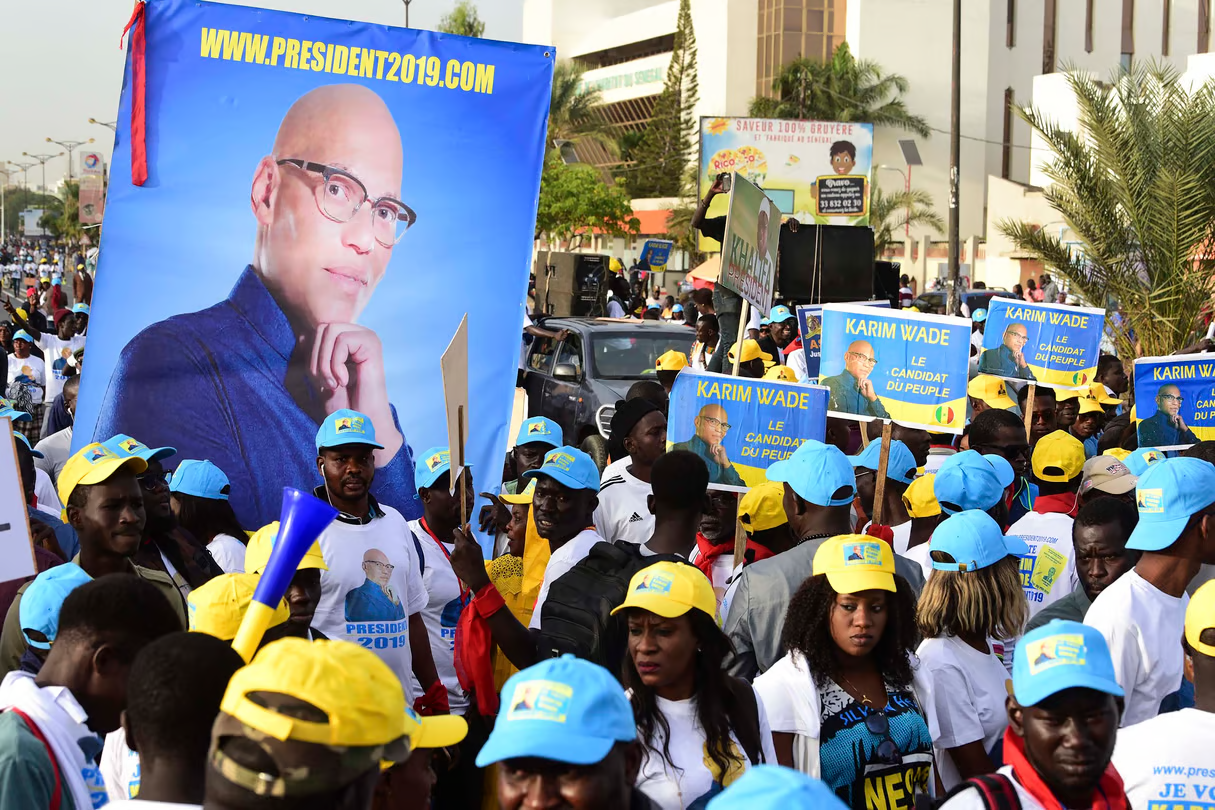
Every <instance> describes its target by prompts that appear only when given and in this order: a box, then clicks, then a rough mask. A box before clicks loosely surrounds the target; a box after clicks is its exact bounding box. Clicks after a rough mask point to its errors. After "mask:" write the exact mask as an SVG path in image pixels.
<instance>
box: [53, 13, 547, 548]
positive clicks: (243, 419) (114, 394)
mask: <svg viewBox="0 0 1215 810" xmlns="http://www.w3.org/2000/svg"><path fill="white" fill-rule="evenodd" d="M334 7H335V8H337V7H338V6H336V5H335V6H334ZM144 25H145V27H146V34H147V45H146V49H147V57H146V76H147V89H146V99H147V154H148V179H147V182H146V184H145V185H143V186H135V185H133V184H132V179H131V178H132V166H131V153H132V149H131V114H132V93H133V87H132V81H133V76H132V66H131V63H130V55H129V54H128V64H127V70H126V74H125V76H124V79H123V88H122V95H121V99H120V102H119V110H118V115H117V119H118V122H119V123H118V132H117V137H116V142H115V149H114V156H113V162H112V166H111V170H112V171H111V182H110V186H109V196H108V200H107V202H108V207H109V210H108V211H107V212H106V222H105V233H104V236H103V238H102V244H101V251H100V257H101V261H100V267H99V268H98V273H97V286H96V289H95V292H94V297H93V309H92V318H91V320H90V324H89V327H90V328H89V352H88V354H89V363H88V372H87V374H86V375H85V377H84V379H83V387H82V389H81V392H80V398H79V410H78V413H77V417H76V431H75V436H74V444H75V446H76V447H80V446H81V445H83V444H85V443H86V442H89V441H92V440H94V439H104V438H107V437H109V436H112V435H114V434H116V433H126V434H130V435H132V436H134V437H136V438H138V439H140V440H141V441H143V442H145V443H146V444H148V445H153V446H164V445H167V446H171V447H175V448H176V449H177V454H176V456H175V457H174V458H172V459H169V460H168V461H167V462H166V466H168V467H173V466H175V465H176V464H177V463H178V462H179V461H180V460H181V459H184V458H197V459H210V460H211V461H213V462H214V463H215V464H216V465H218V466H219V467H220V468H221V469H222V470H223V471H224V472H225V473H226V474H227V475H228V477H229V479H230V480H231V503H232V506H233V507H234V508H235V510H236V514H237V516H238V517H239V518H240V520H241V523H242V525H244V526H245V527H246V528H250V529H252V528H256V527H259V526H261V525H263V524H265V523H268V522H270V521H272V520H274V519H276V518H277V517H278V514H279V506H280V501H281V497H282V488H283V487H284V486H287V485H290V486H294V487H299V488H301V489H304V490H306V491H310V490H312V489H313V487H316V486H319V485H320V484H321V476H320V474H319V472H318V468H317V448H316V444H315V437H316V434H317V429H318V426H319V425H320V423H321V422H322V420H324V419H325V417H326V415H328V414H330V413H333V412H335V411H338V410H339V409H344V408H349V409H353V410H355V411H359V412H361V413H363V414H365V415H367V416H368V417H370V419H371V422H372V424H373V426H374V429H375V436H376V440H377V442H378V443H379V444H381V445H383V447H382V448H381V449H379V450H377V451H376V458H375V462H376V473H375V481H374V484H373V486H372V489H371V491H372V494H373V495H374V496H375V497H376V498H377V499H378V500H379V501H380V502H381V503H383V504H387V505H390V506H392V507H395V508H397V509H399V510H400V511H401V512H402V513H404V514H405V515H406V516H407V517H417V516H418V515H420V514H421V508H420V504H419V501H418V499H417V490H416V486H415V483H414V458H415V455H416V454H420V453H422V452H423V451H425V450H426V449H427V448H429V447H432V446H439V445H446V444H447V430H446V417H445V414H444V400H443V388H442V383H441V376H440V367H439V358H440V356H441V354H442V353H443V350H444V348H445V347H446V345H447V343H448V342H449V341H450V340H451V337H452V335H453V334H454V333H455V331H456V328H457V326H458V325H459V323H460V320H461V318H463V317H464V315H465V314H466V313H467V315H468V334H469V344H470V345H471V346H473V347H475V351H473V352H472V353H471V355H470V357H469V370H468V390H469V391H470V392H471V397H472V399H471V402H470V403H469V412H468V419H467V424H468V426H469V435H468V438H467V452H466V458H467V459H468V462H469V464H470V465H471V466H472V468H473V469H474V470H475V471H476V476H477V480H476V485H477V487H478V489H477V491H484V490H487V489H491V488H492V487H494V486H495V485H496V484H497V483H498V478H499V476H500V471H501V469H502V458H503V454H504V452H505V446H506V432H507V422H508V420H509V419H510V414H511V403H512V401H513V397H512V389H513V388H514V383H515V368H516V366H517V365H518V352H519V329H520V324H521V323H522V320H523V307H524V301H525V297H524V296H525V293H526V289H527V278H528V265H529V263H530V259H531V249H532V235H533V226H534V222H535V216H536V204H537V199H538V195H539V185H540V168H541V162H542V157H543V151H544V137H545V127H546V119H547V114H548V105H549V98H550V86H551V80H552V72H553V63H554V59H555V53H554V52H553V50H552V49H551V48H546V47H541V46H530V45H519V44H514V43H505V42H492V41H487V40H481V39H466V38H463V37H458V36H452V35H445V34H437V33H432V32H429V31H419V30H413V29H405V28H393V27H388V26H383V25H372V24H367V23H360V22H348V21H345V20H335V19H326V18H323V17H315V16H304V15H300V14H289V13H282V12H277V11H267V10H263V9H258V8H248V7H243V6H226V5H220V4H216V3H197V2H194V0H151V2H149V3H148V4H147V8H146V22H145V23H144ZM487 178H492V182H489V183H488V184H487ZM473 189H480V190H482V197H481V198H478V197H477V195H476V194H473V196H472V197H470V196H469V194H470V190H473ZM490 198H492V200H493V208H494V211H495V213H494V216H493V227H492V228H486V227H481V226H480V225H479V224H478V223H477V221H476V217H475V216H472V215H471V214H470V211H471V210H474V209H475V207H476V206H475V205H474V206H473V208H471V209H470V203H475V202H476V200H477V199H482V201H485V200H489V199H490ZM343 418H344V419H349V418H350V417H343ZM351 424H353V423H352V422H349V421H344V422H340V423H339V428H340V427H342V426H343V425H346V426H349V425H351ZM398 567H399V566H398Z"/></svg>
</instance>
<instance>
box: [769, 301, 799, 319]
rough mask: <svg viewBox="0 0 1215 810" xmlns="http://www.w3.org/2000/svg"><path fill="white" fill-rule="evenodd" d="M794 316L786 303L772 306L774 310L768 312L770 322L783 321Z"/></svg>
mask: <svg viewBox="0 0 1215 810" xmlns="http://www.w3.org/2000/svg"><path fill="white" fill-rule="evenodd" d="M792 317H794V315H793V313H792V312H790V311H789V308H788V307H787V306H785V305H784V304H777V305H776V306H774V307H772V310H771V311H770V312H769V313H768V322H769V323H780V322H781V321H787V320H789V319H790V318H792Z"/></svg>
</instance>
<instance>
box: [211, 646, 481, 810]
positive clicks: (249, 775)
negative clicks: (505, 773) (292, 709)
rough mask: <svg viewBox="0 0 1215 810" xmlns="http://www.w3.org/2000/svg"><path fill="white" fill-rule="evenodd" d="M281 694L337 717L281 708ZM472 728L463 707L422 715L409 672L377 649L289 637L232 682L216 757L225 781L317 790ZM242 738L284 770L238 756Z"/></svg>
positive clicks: (283, 790)
mask: <svg viewBox="0 0 1215 810" xmlns="http://www.w3.org/2000/svg"><path fill="white" fill-rule="evenodd" d="M253 696H256V697H253ZM276 697H278V699H279V700H281V699H282V697H285V698H293V699H295V700H297V701H303V702H304V703H307V704H309V705H310V706H312V707H315V708H316V709H318V710H319V711H320V712H322V713H324V715H325V716H326V717H327V721H315V720H305V719H302V718H299V717H292V716H289V715H288V714H285V713H282V712H279V711H276V708H275V703H276V700H275V698H276ZM467 733H468V724H467V723H466V722H465V721H464V718H463V717H460V716H459V715H441V716H436V717H419V716H418V715H417V714H416V713H415V712H414V711H413V709H411V708H410V707H409V705H408V704H407V703H406V701H405V692H404V690H403V689H402V688H401V682H400V680H398V679H397V676H396V675H395V674H394V673H393V671H392V670H391V669H390V668H389V667H388V665H387V664H385V663H384V662H383V661H381V660H380V659H379V657H378V656H377V655H376V654H375V653H373V652H371V651H370V650H366V649H364V648H362V647H360V646H359V645H357V644H351V643H350V642H347V641H306V640H304V639H301V638H284V639H280V640H279V641H275V642H273V643H271V644H267V645H266V646H265V647H263V648H262V649H261V650H259V651H258V653H257V655H256V656H254V658H253V661H252V662H251V663H250V664H249V665H248V666H246V667H243V668H241V669H239V670H237V671H236V674H235V675H233V676H232V679H231V680H230V681H229V682H228V689H227V691H225V692H224V698H223V701H222V702H221V703H220V714H219V717H218V718H216V721H215V726H214V728H213V730H212V734H211V752H210V755H209V760H210V762H211V764H212V765H213V766H214V767H215V768H216V770H218V771H219V773H220V774H221V775H222V776H223V777H224V778H225V779H227V780H228V781H230V782H233V783H235V784H238V785H241V786H242V787H245V788H246V789H248V790H250V791H252V792H255V793H257V794H258V795H275V796H292V795H308V794H311V793H316V792H319V791H320V790H324V789H328V788H332V787H338V786H341V785H343V784H349V782H350V781H353V779H355V778H358V777H359V776H361V775H362V774H364V773H366V772H367V771H368V770H371V769H373V768H376V767H377V766H378V765H380V764H381V763H382V762H383V761H385V760H387V761H388V762H404V761H405V760H406V759H408V758H409V754H410V752H411V751H413V750H414V749H416V748H445V747H447V746H449V745H455V744H456V743H458V742H460V741H461V740H463V739H464V736H465V735H466V734H467ZM234 737H245V738H249V739H254V740H256V741H257V742H258V747H260V748H261V749H262V750H263V751H264V752H265V753H266V754H268V755H269V756H270V757H271V758H272V759H273V760H274V761H275V765H276V766H277V771H278V773H277V774H274V775H271V774H266V773H259V772H257V771H255V770H253V769H251V768H249V767H247V766H245V765H243V764H241V763H240V762H238V761H237V760H236V759H235V758H233V757H231V756H229V755H228V753H227V752H226V750H225V748H226V742H227V741H228V740H229V739H231V738H234ZM276 741H277V742H276ZM305 743H307V744H310V745H304V744H305Z"/></svg>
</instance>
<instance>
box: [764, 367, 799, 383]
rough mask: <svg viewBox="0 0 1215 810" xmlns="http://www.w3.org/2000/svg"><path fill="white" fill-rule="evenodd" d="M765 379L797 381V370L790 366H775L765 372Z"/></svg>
mask: <svg viewBox="0 0 1215 810" xmlns="http://www.w3.org/2000/svg"><path fill="white" fill-rule="evenodd" d="M764 379H765V380H783V381H785V382H797V372H795V371H794V370H793V369H791V368H789V367H788V366H773V367H772V368H770V369H768V370H767V371H765V372H764Z"/></svg>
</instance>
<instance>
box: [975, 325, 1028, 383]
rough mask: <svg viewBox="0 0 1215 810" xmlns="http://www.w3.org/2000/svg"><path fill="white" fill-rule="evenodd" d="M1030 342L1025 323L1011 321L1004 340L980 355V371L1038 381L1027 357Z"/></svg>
mask: <svg viewBox="0 0 1215 810" xmlns="http://www.w3.org/2000/svg"><path fill="white" fill-rule="evenodd" d="M1028 342H1029V330H1028V329H1026V328H1025V324H1023V323H1014V322H1011V321H1010V322H1009V323H1008V325H1007V326H1005V327H1004V342H1003V343H1002V344H1001V345H1000V346H997V347H996V348H994V349H986V350H985V351H984V352H983V354H982V355H980V356H979V373H980V374H994V375H995V376H997V377H1015V378H1017V379H1020V380H1034V381H1037V379H1038V378H1037V377H1035V376H1034V373H1033V372H1032V371H1030V369H1029V361H1027V360H1026V359H1025V344H1026V343H1028Z"/></svg>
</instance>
